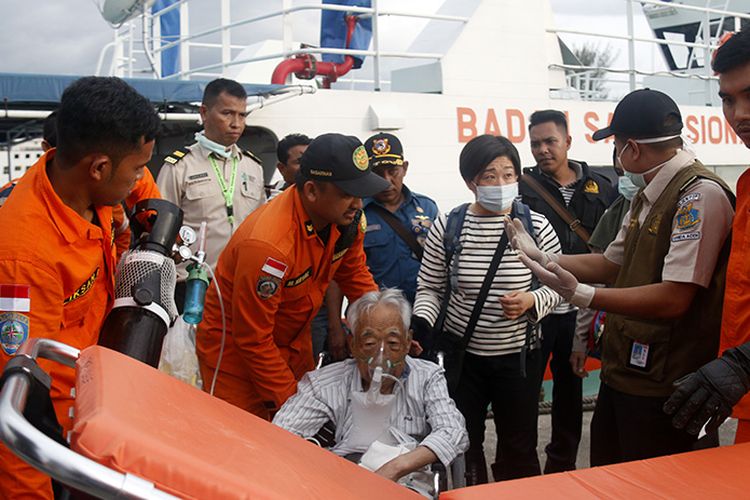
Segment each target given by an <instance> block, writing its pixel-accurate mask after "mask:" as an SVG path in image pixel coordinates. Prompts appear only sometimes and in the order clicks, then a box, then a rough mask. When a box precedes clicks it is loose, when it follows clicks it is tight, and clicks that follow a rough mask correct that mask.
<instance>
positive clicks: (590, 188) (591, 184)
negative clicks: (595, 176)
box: [583, 179, 599, 194]
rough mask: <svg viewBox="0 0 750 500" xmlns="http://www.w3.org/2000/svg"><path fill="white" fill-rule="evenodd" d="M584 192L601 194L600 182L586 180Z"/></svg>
mask: <svg viewBox="0 0 750 500" xmlns="http://www.w3.org/2000/svg"><path fill="white" fill-rule="evenodd" d="M583 192H584V193H591V194H599V184H597V183H596V181H592V180H591V179H589V180H588V181H586V184H585V185H584V186H583Z"/></svg>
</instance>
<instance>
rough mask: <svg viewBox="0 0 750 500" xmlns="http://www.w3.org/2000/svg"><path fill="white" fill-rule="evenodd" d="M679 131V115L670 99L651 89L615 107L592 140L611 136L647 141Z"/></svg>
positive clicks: (631, 96) (675, 105) (680, 124)
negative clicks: (609, 119) (607, 121)
mask: <svg viewBox="0 0 750 500" xmlns="http://www.w3.org/2000/svg"><path fill="white" fill-rule="evenodd" d="M681 131H682V115H681V114H680V109H679V108H678V107H677V103H675V102H674V101H673V100H672V98H671V97H669V96H668V95H667V94H665V93H664V92H659V91H658V90H651V89H641V90H635V91H633V92H631V93H629V94H628V95H626V96H625V97H623V98H622V100H621V101H620V102H619V103H618V104H617V107H616V108H615V113H614V115H613V116H612V122H611V123H610V124H609V126H608V127H605V128H603V129H600V130H597V131H596V132H594V134H593V135H592V137H593V138H594V140H595V141H599V140H601V139H605V138H607V137H609V136H611V135H619V136H623V137H627V138H628V139H648V138H652V137H665V136H670V135H678V134H680V132H681Z"/></svg>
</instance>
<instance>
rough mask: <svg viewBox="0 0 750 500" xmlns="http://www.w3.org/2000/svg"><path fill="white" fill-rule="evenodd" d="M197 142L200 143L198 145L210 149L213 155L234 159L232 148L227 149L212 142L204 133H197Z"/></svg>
mask: <svg viewBox="0 0 750 500" xmlns="http://www.w3.org/2000/svg"><path fill="white" fill-rule="evenodd" d="M195 140H196V141H198V144H200V145H201V146H203V147H204V148H206V149H208V150H209V151H211V152H212V153H216V154H217V155H219V156H221V157H222V158H226V159H227V160H228V159H229V158H231V157H232V148H227V147H226V146H222V145H221V144H219V143H218V142H214V141H212V140H211V139H209V138H208V137H206V134H204V133H203V132H196V133H195Z"/></svg>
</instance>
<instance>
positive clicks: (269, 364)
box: [231, 241, 297, 408]
mask: <svg viewBox="0 0 750 500" xmlns="http://www.w3.org/2000/svg"><path fill="white" fill-rule="evenodd" d="M235 251H236V252H237V264H236V267H235V270H234V286H233V290H232V306H231V307H232V339H233V341H234V345H235V347H236V348H237V350H238V352H239V353H240V356H241V357H242V359H243V361H244V362H245V366H246V367H247V369H248V371H249V372H250V373H251V376H252V382H253V385H254V386H255V389H256V390H257V391H258V395H259V396H260V397H261V399H262V400H263V401H268V402H273V403H274V404H275V407H276V408H279V407H280V406H281V405H282V404H283V403H284V401H286V400H287V399H288V398H289V397H290V396H291V395H292V394H294V393H295V392H296V390H297V381H296V378H295V376H294V373H293V372H292V370H291V369H290V368H289V365H288V364H287V362H286V361H285V360H284V358H283V357H282V355H281V352H280V351H279V348H278V347H277V345H276V339H275V338H274V326H275V321H276V315H277V314H281V312H280V311H279V305H280V303H281V295H282V292H283V290H282V286H283V281H282V280H280V279H277V278H274V277H273V276H270V275H269V274H268V273H266V272H264V271H262V268H263V265H264V263H265V262H266V259H267V258H269V257H270V258H272V259H276V260H278V261H280V262H288V259H286V258H285V256H284V255H282V254H281V252H279V251H278V250H276V249H275V248H274V247H272V246H271V245H268V244H266V243H263V242H259V241H247V242H245V243H243V244H241V245H239V246H238V247H237V248H236V249H235ZM261 280H264V281H272V282H275V283H276V286H277V288H276V291H275V293H273V294H272V295H271V296H269V297H268V298H263V297H261V295H260V293H259V292H258V284H259V282H260V281H261Z"/></svg>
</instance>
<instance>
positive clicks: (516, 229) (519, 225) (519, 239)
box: [505, 216, 558, 266]
mask: <svg viewBox="0 0 750 500" xmlns="http://www.w3.org/2000/svg"><path fill="white" fill-rule="evenodd" d="M505 232H506V233H508V242H509V243H510V247H511V248H512V249H513V250H515V251H517V252H522V253H524V254H526V255H527V256H528V257H529V258H530V259H532V260H534V261H536V262H538V263H539V264H541V265H542V266H546V265H547V263H549V262H557V259H558V255H557V254H554V253H551V252H542V251H541V250H539V247H537V246H536V242H535V241H534V238H532V237H531V235H530V234H529V233H527V232H526V228H525V227H523V222H521V221H520V220H519V219H512V220H511V218H510V217H509V216H506V217H505Z"/></svg>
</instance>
